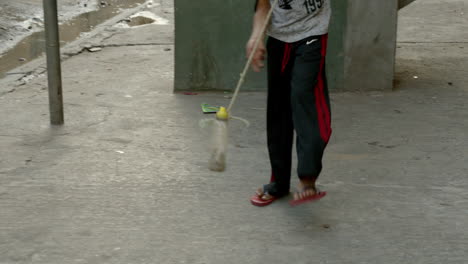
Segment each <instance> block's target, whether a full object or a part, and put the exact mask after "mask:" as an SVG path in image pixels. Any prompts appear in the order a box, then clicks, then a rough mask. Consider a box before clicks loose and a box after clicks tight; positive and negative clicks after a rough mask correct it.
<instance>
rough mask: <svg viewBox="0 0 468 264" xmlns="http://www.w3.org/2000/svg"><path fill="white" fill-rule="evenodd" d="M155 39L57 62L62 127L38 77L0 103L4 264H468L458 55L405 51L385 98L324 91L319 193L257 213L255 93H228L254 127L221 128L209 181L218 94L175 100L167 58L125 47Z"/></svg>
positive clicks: (264, 169) (261, 172) (262, 162)
mask: <svg viewBox="0 0 468 264" xmlns="http://www.w3.org/2000/svg"><path fill="white" fill-rule="evenodd" d="M158 29H159V27H157V26H146V27H143V28H141V29H139V30H138V31H135V30H126V31H122V33H121V34H120V33H119V34H117V35H113V36H110V38H109V39H108V40H105V41H108V44H111V43H112V42H111V41H112V40H113V39H115V40H116V42H118V43H119V45H118V47H104V48H103V50H102V51H100V52H96V53H89V52H83V53H80V54H77V55H75V56H72V57H70V58H68V59H67V60H66V61H65V62H64V64H63V69H64V87H66V89H64V91H65V94H64V99H65V110H66V124H65V126H63V127H49V125H48V116H47V113H48V107H47V93H46V91H45V85H46V80H45V78H44V76H42V77H41V76H39V77H36V78H34V79H32V80H31V81H29V82H28V83H27V84H25V85H23V86H21V87H18V88H17V89H16V90H14V91H12V92H10V93H6V94H2V95H0V112H1V113H2V114H1V117H2V118H0V263H8V264H10V263H14V264H16V263H47V264H51V263H52V264H54V263H57V264H58V263H60V264H62V263H270V262H275V263H340V264H341V263H424V264H432V263H441V262H444V263H451V264H452V263H460V264H461V263H465V262H466V258H467V257H468V255H467V253H466V248H467V246H468V245H467V244H468V237H467V234H468V224H467V222H466V218H467V216H468V191H467V187H468V186H467V185H468V180H467V179H466V174H467V172H468V166H467V164H466V162H465V160H464V157H466V156H467V154H468V153H467V149H468V148H467V146H466V144H467V143H466V142H468V138H467V134H466V133H465V131H466V129H467V126H468V122H467V120H468V119H467V118H466V116H467V115H468V106H467V105H466V103H465V101H466V100H467V98H468V90H467V86H466V83H467V78H468V77H466V75H464V74H462V73H461V71H459V69H462V68H466V66H467V61H466V60H464V59H463V58H466V55H467V54H466V53H465V51H464V50H465V49H460V47H458V46H454V45H449V44H444V45H423V44H417V45H416V44H405V45H401V48H400V49H399V51H398V57H397V72H398V89H397V90H396V91H394V92H367V93H333V94H332V108H333V109H332V110H333V111H332V112H333V129H334V133H333V137H332V141H331V142H330V145H329V148H328V149H327V152H326V156H325V160H324V173H323V175H322V178H321V179H320V186H321V187H322V188H323V189H324V190H327V191H328V192H329V195H328V196H327V197H326V198H325V199H323V200H322V201H321V202H319V203H315V204H308V205H304V206H302V207H298V208H290V207H289V206H288V204H287V200H288V199H289V198H290V197H288V198H286V199H284V200H281V201H278V202H277V203H275V204H273V205H271V206H270V207H266V208H256V207H253V206H251V205H250V204H249V201H248V199H249V197H250V195H252V194H253V192H254V190H255V189H256V188H257V187H258V186H260V185H261V184H263V183H265V182H266V181H267V179H268V175H269V166H268V154H267V150H266V140H265V131H264V130H265V101H266V95H265V94H264V93H242V94H241V95H240V98H239V101H238V104H237V105H236V106H235V108H234V115H236V116H239V117H243V118H245V119H247V120H249V121H250V122H251V126H250V127H249V128H247V129H244V128H242V125H241V124H240V123H238V122H236V121H232V122H231V123H230V124H231V130H230V132H231V136H230V142H229V152H228V168H227V171H226V172H225V173H214V172H210V171H209V170H208V169H207V157H208V156H207V153H208V152H207V151H206V149H207V145H208V143H209V137H208V135H209V134H207V133H206V132H204V131H203V130H201V129H200V128H199V124H198V123H199V120H200V119H203V118H207V116H206V115H203V114H201V113H200V104H201V103H203V102H207V103H212V104H223V105H226V104H227V103H228V98H226V96H229V94H224V93H199V94H198V95H184V94H173V93H172V85H173V81H174V80H173V67H174V60H173V49H172V47H173V46H172V45H141V46H140V45H133V46H128V45H124V44H125V42H124V39H125V36H126V37H127V40H128V41H134V40H136V39H138V40H145V39H147V37H148V36H152V34H154V33H155V32H157V31H158ZM142 34H143V35H144V36H142ZM153 40H156V41H159V39H157V38H156V37H155V39H152V40H151V41H153ZM133 44H138V43H136V42H134V43H133ZM167 48H171V50H167ZM443 49H445V50H443ZM442 51H445V52H442ZM434 54H437V56H435V55H434ZM414 76H418V79H415V78H414ZM448 82H451V83H452V85H450V84H448ZM3 85H6V84H4V83H2V86H3ZM0 89H2V90H3V89H5V87H0ZM295 183H297V179H294V184H295Z"/></svg>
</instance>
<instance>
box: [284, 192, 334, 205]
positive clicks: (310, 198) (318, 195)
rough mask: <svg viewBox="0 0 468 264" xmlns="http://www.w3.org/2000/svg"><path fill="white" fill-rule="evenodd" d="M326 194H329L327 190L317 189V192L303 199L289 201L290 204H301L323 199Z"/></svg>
mask: <svg viewBox="0 0 468 264" xmlns="http://www.w3.org/2000/svg"><path fill="white" fill-rule="evenodd" d="M305 190H307V189H303V191H305ZM325 195H327V192H321V191H319V190H317V193H316V194H314V195H310V196H306V197H304V198H302V199H297V200H291V201H289V204H290V205H291V206H298V205H301V204H304V203H308V202H313V201H318V200H320V199H322V198H323V197H325Z"/></svg>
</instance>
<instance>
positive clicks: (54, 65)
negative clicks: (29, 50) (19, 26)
mask: <svg viewBox="0 0 468 264" xmlns="http://www.w3.org/2000/svg"><path fill="white" fill-rule="evenodd" d="M43 4H44V23H45V38H46V52H47V77H48V82H49V111H50V123H51V124H52V125H62V124H63V123H64V120H63V98H62V73H61V66H60V42H59V26H58V18H57V0H43Z"/></svg>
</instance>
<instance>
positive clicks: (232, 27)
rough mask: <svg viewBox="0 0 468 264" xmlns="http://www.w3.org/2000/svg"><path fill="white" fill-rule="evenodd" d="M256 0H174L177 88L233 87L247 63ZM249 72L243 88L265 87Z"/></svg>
mask: <svg viewBox="0 0 468 264" xmlns="http://www.w3.org/2000/svg"><path fill="white" fill-rule="evenodd" d="M254 2H255V1H254V0H249V1H219V0H203V1H188V0H175V19H176V21H175V43H176V44H175V49H176V50H175V62H176V66H175V67H176V68H175V84H174V85H175V90H232V89H234V87H235V85H236V82H237V80H238V78H239V74H240V72H241V70H242V68H243V66H244V63H245V44H246V41H247V39H248V37H249V36H250V30H251V23H252V15H253V8H254ZM264 83H265V74H253V73H249V75H248V77H247V80H246V85H245V87H244V90H262V89H264V88H265V85H264Z"/></svg>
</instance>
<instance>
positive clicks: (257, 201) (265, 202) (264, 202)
mask: <svg viewBox="0 0 468 264" xmlns="http://www.w3.org/2000/svg"><path fill="white" fill-rule="evenodd" d="M265 194H266V193H264V194H263V195H265ZM270 196H271V195H270ZM276 199H277V198H276V197H273V196H271V199H267V200H265V199H262V197H260V196H259V195H258V194H255V195H254V196H252V197H251V198H250V202H251V203H252V204H253V205H255V206H259V207H263V206H267V205H270V204H271V203H272V202H274V201H275V200H276Z"/></svg>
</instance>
